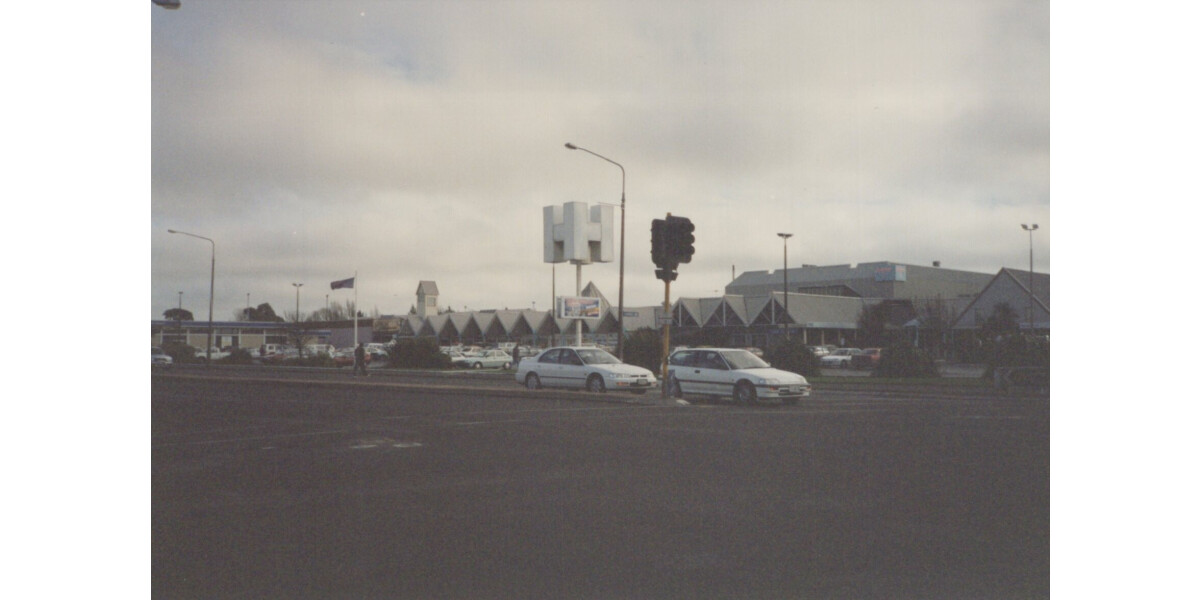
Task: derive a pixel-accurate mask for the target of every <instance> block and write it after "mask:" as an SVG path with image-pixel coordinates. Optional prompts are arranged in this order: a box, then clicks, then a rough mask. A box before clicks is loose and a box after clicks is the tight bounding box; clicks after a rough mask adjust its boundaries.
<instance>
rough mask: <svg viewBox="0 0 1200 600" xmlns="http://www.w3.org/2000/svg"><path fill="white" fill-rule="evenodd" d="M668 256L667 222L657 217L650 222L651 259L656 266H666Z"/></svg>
mask: <svg viewBox="0 0 1200 600" xmlns="http://www.w3.org/2000/svg"><path fill="white" fill-rule="evenodd" d="M667 257H668V252H667V222H666V221H664V220H662V219H655V220H654V221H652V222H651V223H650V259H651V260H652V261H654V265H655V266H657V267H661V268H666V264H667V260H668V258H667ZM659 279H662V278H661V277H660V278H659Z"/></svg>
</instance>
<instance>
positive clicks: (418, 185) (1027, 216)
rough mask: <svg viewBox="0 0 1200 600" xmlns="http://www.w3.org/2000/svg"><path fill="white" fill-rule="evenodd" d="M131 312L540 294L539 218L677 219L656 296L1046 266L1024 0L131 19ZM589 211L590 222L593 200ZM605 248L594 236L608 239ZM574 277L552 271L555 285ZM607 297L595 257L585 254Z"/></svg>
mask: <svg viewBox="0 0 1200 600" xmlns="http://www.w3.org/2000/svg"><path fill="white" fill-rule="evenodd" d="M151 18H152V30H151V35H152V61H151V65H152V127H153V130H152V159H153V163H152V196H151V236H150V238H151V267H152V274H151V295H152V297H151V312H152V314H151V317H152V318H161V316H162V312H163V311H164V310H166V309H169V308H173V307H175V306H176V305H177V303H178V301H179V295H178V293H179V292H180V291H182V292H183V307H184V308H185V309H188V310H191V311H192V312H193V313H194V314H195V315H196V316H197V318H203V317H206V316H207V298H208V283H209V282H208V274H209V246H208V244H207V243H205V242H202V241H200V240H195V239H191V238H187V237H183V236H177V235H170V234H168V233H167V229H177V230H182V231H187V232H191V233H195V234H198V235H203V236H206V237H209V238H212V239H213V240H215V243H216V286H215V296H216V298H215V309H214V317H215V318H216V319H218V320H222V319H231V318H233V315H234V312H235V311H236V310H238V309H240V308H243V307H244V306H245V305H246V300H247V294H249V301H250V303H251V304H253V305H258V304H260V303H263V302H269V303H271V305H272V306H273V307H275V309H276V311H278V312H280V313H282V312H283V311H284V310H292V309H293V308H294V306H295V289H294V288H293V287H292V285H291V284H292V283H293V282H300V283H304V287H303V288H302V289H301V292H300V308H301V311H302V312H306V313H307V312H310V311H312V310H316V309H318V308H322V307H323V306H324V302H325V295H326V294H330V298H331V299H332V300H335V301H342V300H347V299H351V298H352V297H353V295H352V293H351V292H348V291H338V292H332V293H331V292H330V290H329V282H331V281H333V280H337V279H343V278H346V277H350V276H352V275H353V274H354V273H355V271H357V273H358V277H359V289H358V294H359V304H360V305H361V306H362V307H363V308H364V309H365V310H367V311H370V310H372V309H378V310H379V311H380V312H381V313H384V314H395V313H404V312H407V311H408V309H409V307H410V306H412V305H413V304H414V302H415V292H416V289H417V284H418V282H419V281H421V280H433V281H436V282H437V284H438V287H439V288H440V291H441V299H440V302H441V304H442V305H443V306H450V307H453V308H455V309H459V310H461V309H464V308H470V309H484V308H506V307H507V308H528V307H530V306H531V305H532V304H533V303H535V302H536V305H537V307H538V308H543V309H544V308H549V303H550V299H551V297H552V293H551V267H550V265H548V264H546V263H543V262H542V239H541V238H542V233H541V232H542V223H541V218H542V207H543V206H546V205H552V204H562V203H564V202H568V201H583V202H588V203H589V204H591V203H597V202H607V203H619V202H620V197H621V172H620V170H619V169H617V167H615V166H613V165H611V164H609V163H607V162H604V161H602V160H600V159H598V158H596V157H594V156H591V155H589V154H586V153H583V152H577V151H575V152H573V151H570V150H567V149H566V148H564V146H563V144H564V143H565V142H573V143H575V144H577V145H579V146H582V147H584V148H587V149H589V150H592V151H593V152H596V153H598V154H602V155H604V156H607V157H609V158H611V159H612V160H614V161H617V162H619V163H621V164H623V165H624V167H625V169H626V172H627V182H626V195H627V213H626V219H627V223H626V234H627V241H626V295H625V302H626V304H627V305H630V306H645V305H651V304H658V303H661V302H662V284H661V282H660V281H658V280H656V279H655V278H654V274H653V270H654V267H653V265H652V263H651V262H650V231H649V230H650V222H651V220H652V219H654V218H659V217H662V216H663V215H665V214H666V213H668V212H670V213H673V214H676V215H683V216H687V217H689V218H691V219H692V221H693V222H694V223H695V225H696V238H697V242H696V255H695V258H694V260H693V262H692V263H691V264H687V265H683V266H681V268H680V275H679V279H678V280H677V281H676V282H675V284H673V285H672V296H673V298H678V297H681V296H684V297H696V296H712V295H716V294H719V293H720V292H721V291H723V288H724V286H725V284H727V283H728V282H729V280H730V276H731V273H732V272H734V271H736V273H742V272H744V271H747V270H763V269H777V268H780V267H781V266H782V258H783V248H782V243H781V240H780V239H779V238H778V237H776V235H775V234H776V233H777V232H791V233H794V234H795V237H793V238H792V239H791V241H790V242H789V244H788V247H789V264H790V265H800V264H802V263H805V264H819V265H829V264H844V263H857V262H866V261H878V260H890V261H894V262H900V263H909V264H923V265H924V264H930V263H931V262H932V261H935V260H937V261H941V264H942V265H943V267H946V268H953V269H964V270H971V271H978V272H984V273H994V272H996V271H997V270H999V269H1000V268H1002V267H1013V268H1021V269H1026V268H1028V260H1029V238H1028V234H1026V233H1025V232H1024V231H1023V230H1022V229H1021V223H1031V222H1032V223H1038V224H1039V226H1040V228H1039V230H1038V231H1037V233H1036V234H1035V235H1034V236H1033V249H1034V260H1035V268H1036V269H1037V270H1038V271H1041V272H1048V271H1049V266H1050V256H1049V248H1050V230H1051V227H1050V225H1051V224H1050V197H1049V196H1050V45H1049V44H1050V23H1049V21H1050V17H1049V3H1048V2H1046V1H1004V0H994V1H993V0H980V1H949V0H941V1H929V2H920V1H911V0H904V1H895V0H880V1H862V2H854V1H845V0H837V1H833V0H829V1H804V2H801V1H794V2H792V1H764V2H703V1H699V2H630V3H620V2H599V1H574V2H559V1H555V2H550V1H544V2H543V1H528V2H519V1H515V2H480V1H445V0H440V1H436V2H343V1H329V2H322V1H305V2H267V1H256V2H212V1H205V0H183V6H182V8H181V9H179V10H174V11H167V10H162V9H158V8H154V10H153V12H152V16H151ZM617 214H618V215H619V213H617ZM614 241H616V240H614ZM574 278H575V269H574V267H573V266H571V265H567V264H563V265H559V266H558V267H557V283H558V285H557V291H558V293H559V294H563V293H568V292H573V291H574V290H573V287H574V283H575V282H574ZM589 281H593V282H595V283H596V284H597V285H598V286H600V288H601V289H602V290H603V291H604V292H605V294H606V295H607V296H608V297H609V299H610V300H611V301H612V302H614V303H615V302H616V299H617V289H618V266H617V263H616V262H615V261H614V262H613V263H608V264H595V265H588V266H585V267H584V268H583V282H584V284H586V283H587V282H589Z"/></svg>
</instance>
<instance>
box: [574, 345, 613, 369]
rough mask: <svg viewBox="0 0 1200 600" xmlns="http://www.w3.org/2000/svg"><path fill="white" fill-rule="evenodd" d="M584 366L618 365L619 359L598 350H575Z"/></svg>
mask: <svg viewBox="0 0 1200 600" xmlns="http://www.w3.org/2000/svg"><path fill="white" fill-rule="evenodd" d="M575 352H576V353H577V354H579V358H581V359H583V364H585V365H619V364H621V361H620V359H618V358H617V357H615V356H613V355H611V354H609V353H607V352H605V351H603V350H600V349H598V348H585V349H582V350H576V351H575Z"/></svg>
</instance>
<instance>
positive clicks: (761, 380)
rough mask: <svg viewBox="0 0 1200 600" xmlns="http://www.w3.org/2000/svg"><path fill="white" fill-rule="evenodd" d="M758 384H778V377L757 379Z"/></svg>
mask: <svg viewBox="0 0 1200 600" xmlns="http://www.w3.org/2000/svg"><path fill="white" fill-rule="evenodd" d="M758 385H779V380H778V379H759V380H758Z"/></svg>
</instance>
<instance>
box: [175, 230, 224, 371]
mask: <svg viewBox="0 0 1200 600" xmlns="http://www.w3.org/2000/svg"><path fill="white" fill-rule="evenodd" d="M167 233H178V234H179V235H186V236H188V237H194V238H197V239H201V240H204V241H206V242H208V243H209V244H212V267H211V268H210V270H209V273H208V346H207V347H206V348H205V349H204V359H205V360H207V361H209V363H211V362H212V338H213V321H212V312H213V284H214V283H216V280H217V243H216V242H214V241H212V240H210V239H208V238H206V237H204V236H202V235H196V234H194V233H188V232H186V231H175V230H174V229H168V230H167ZM180 304H182V296H181V302H180Z"/></svg>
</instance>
